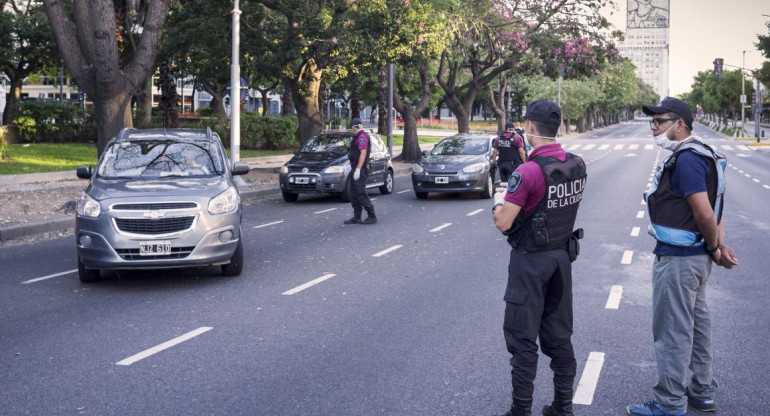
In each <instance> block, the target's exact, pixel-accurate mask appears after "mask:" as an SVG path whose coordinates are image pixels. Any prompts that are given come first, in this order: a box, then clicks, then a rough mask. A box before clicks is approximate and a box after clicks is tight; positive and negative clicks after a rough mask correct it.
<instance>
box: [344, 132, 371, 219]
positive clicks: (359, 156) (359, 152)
mask: <svg viewBox="0 0 770 416" xmlns="http://www.w3.org/2000/svg"><path fill="white" fill-rule="evenodd" d="M350 125H351V128H352V129H353V131H355V132H356V134H355V136H354V137H353V140H351V141H350V149H349V152H348V160H349V161H350V168H351V170H352V171H351V172H350V174H349V175H348V189H350V204H351V205H352V206H353V217H352V218H350V219H349V220H346V221H345V224H374V223H376V222H377V216H376V215H374V205H372V201H371V199H369V194H367V193H366V177H367V175H368V173H369V154H370V153H371V152H372V141H371V140H370V138H369V135H368V134H366V131H364V127H363V125H362V123H361V119H360V118H354V119H352V120H351V121H350ZM363 210H366V214H367V217H366V219H364V220H362V219H361V213H362V211H363Z"/></svg>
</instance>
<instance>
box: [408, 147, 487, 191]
mask: <svg viewBox="0 0 770 416" xmlns="http://www.w3.org/2000/svg"><path fill="white" fill-rule="evenodd" d="M492 139H493V138H492V137H490V136H489V135H487V134H481V133H461V134H456V135H454V136H449V137H445V138H443V139H442V140H441V141H440V142H438V144H436V146H435V147H434V148H433V150H432V151H430V152H428V151H424V152H423V158H422V160H420V162H419V163H417V164H415V165H414V167H413V168H412V186H413V187H414V195H415V196H416V197H417V198H418V199H425V198H427V197H428V194H429V193H430V192H445V193H465V192H475V193H478V194H479V195H480V196H481V198H491V197H492V195H493V194H494V192H495V190H494V184H493V183H492V177H491V176H490V174H489V169H490V167H491V164H492Z"/></svg>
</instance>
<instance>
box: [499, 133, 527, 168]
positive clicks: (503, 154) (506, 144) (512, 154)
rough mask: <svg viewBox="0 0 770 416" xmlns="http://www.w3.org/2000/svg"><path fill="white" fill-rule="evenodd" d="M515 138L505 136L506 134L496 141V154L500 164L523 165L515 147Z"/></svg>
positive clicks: (513, 136)
mask: <svg viewBox="0 0 770 416" xmlns="http://www.w3.org/2000/svg"><path fill="white" fill-rule="evenodd" d="M516 136H518V135H516V134H512V135H510V136H506V133H503V134H501V135H500V138H499V139H498V140H497V154H498V157H499V160H500V161H501V162H515V163H516V164H517V165H520V164H521V163H523V161H522V160H521V156H520V155H519V148H518V147H516V140H515V139H516ZM522 140H523V139H522ZM522 143H523V141H522Z"/></svg>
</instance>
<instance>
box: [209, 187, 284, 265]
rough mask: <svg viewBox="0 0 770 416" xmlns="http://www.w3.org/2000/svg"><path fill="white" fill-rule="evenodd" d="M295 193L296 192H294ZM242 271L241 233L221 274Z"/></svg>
mask: <svg viewBox="0 0 770 416" xmlns="http://www.w3.org/2000/svg"><path fill="white" fill-rule="evenodd" d="M295 195H296V194H295ZM242 271H243V235H241V238H240V239H238V247H236V248H235V253H233V257H230V263H228V264H223V265H222V275H223V276H240V275H241V272H242Z"/></svg>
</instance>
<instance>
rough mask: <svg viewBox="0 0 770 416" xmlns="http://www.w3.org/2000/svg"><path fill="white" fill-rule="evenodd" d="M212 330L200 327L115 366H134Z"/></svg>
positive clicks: (208, 327)
mask: <svg viewBox="0 0 770 416" xmlns="http://www.w3.org/2000/svg"><path fill="white" fill-rule="evenodd" d="M212 329H214V328H213V327H210V326H202V327H200V328H198V329H196V330H194V331H190V332H188V333H186V334H184V335H180V336H178V337H176V338H174V339H172V340H170V341H166V342H164V343H162V344H160V345H157V346H155V347H152V348H149V349H146V350H144V351H142V352H140V353H139V354H134V355H132V356H130V357H128V358H126V359H124V360H120V361H118V362H117V363H115V365H131V364H133V363H135V362H137V361H140V360H143V359H145V358H147V357H149V356H151V355H154V354H157V353H159V352H161V351H163V350H167V349H169V348H171V347H173V346H174V345H177V344H181V343H182V342H185V341H187V340H189V339H191V338H195V337H197V336H198V335H200V334H203V333H205V332H208V331H211V330H212Z"/></svg>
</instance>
